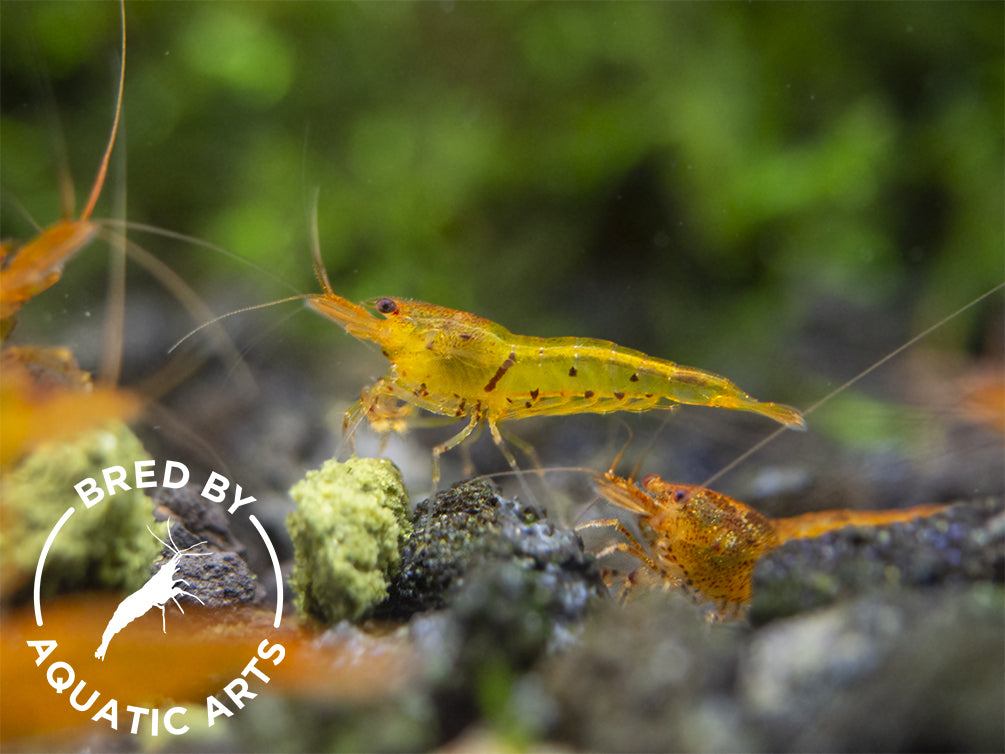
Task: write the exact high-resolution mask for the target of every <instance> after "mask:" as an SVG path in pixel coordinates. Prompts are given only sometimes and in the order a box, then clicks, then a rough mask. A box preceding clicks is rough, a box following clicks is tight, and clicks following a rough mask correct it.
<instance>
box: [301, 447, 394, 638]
mask: <svg viewBox="0 0 1005 754" xmlns="http://www.w3.org/2000/svg"><path fill="white" fill-rule="evenodd" d="M290 496H291V497H292V498H293V499H294V500H295V501H296V503H297V509H296V510H295V511H294V512H293V513H291V514H290V515H289V516H288V517H287V520H286V524H287V527H288V528H289V531H290V536H291V537H292V539H293V547H294V554H295V561H296V562H295V564H294V566H293V578H292V584H293V590H294V592H295V593H296V607H297V612H299V613H300V615H302V616H310V617H313V618H317V619H319V620H322V621H324V622H325V623H337V622H338V621H340V620H344V619H349V620H355V619H357V618H359V617H360V616H361V615H363V613H364V612H366V610H367V609H368V608H370V607H372V606H374V605H376V604H377V603H379V602H380V601H381V600H383V599H384V597H386V596H387V586H388V582H389V580H390V579H391V578H392V577H393V576H394V575H395V574H397V572H398V570H399V569H400V568H401V548H402V547H403V546H404V544H405V542H406V541H407V539H408V537H409V535H410V534H411V529H412V525H411V520H410V519H411V514H410V511H409V507H408V494H407V493H406V492H405V485H404V482H403V481H402V478H401V472H400V471H398V469H397V467H396V466H395V465H394V464H393V463H391V462H390V461H388V460H387V459H383V458H356V457H353V458H350V459H349V460H348V461H346V462H345V463H338V462H337V461H334V460H330V461H326V462H325V464H324V465H323V466H322V467H321V468H320V469H318V470H316V471H309V472H307V476H306V477H304V478H303V479H301V480H300V481H299V482H297V483H296V484H295V485H293V488H292V489H291V490H290Z"/></svg>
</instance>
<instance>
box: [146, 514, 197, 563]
mask: <svg viewBox="0 0 1005 754" xmlns="http://www.w3.org/2000/svg"><path fill="white" fill-rule="evenodd" d="M164 528H165V531H167V538H168V539H169V540H170V541H171V544H168V543H167V542H165V541H164V540H163V539H161V538H160V537H158V536H157V535H156V534H154V532H153V529H151V528H150V527H149V526H147V531H148V532H150V536H152V537H153V538H154V539H156V540H157V541H158V542H160V543H161V544H162V545H164V546H165V547H166V548H167V549H169V550H171V551H173V552H174V553H175V554H177V555H181V554H182V553H183V552H188V551H189V550H192V549H194V548H196V547H198V546H199V545H204V544H206V540H205V539H204V540H202V541H201V542H196V543H195V544H194V545H192V546H191V547H186V548H185V549H184V550H179V549H178V545H176V544H175V543H174V537H172V536H171V517H170V516H168V518H167V521H166V522H165V525H164ZM196 555H209V553H208V552H200V553H196Z"/></svg>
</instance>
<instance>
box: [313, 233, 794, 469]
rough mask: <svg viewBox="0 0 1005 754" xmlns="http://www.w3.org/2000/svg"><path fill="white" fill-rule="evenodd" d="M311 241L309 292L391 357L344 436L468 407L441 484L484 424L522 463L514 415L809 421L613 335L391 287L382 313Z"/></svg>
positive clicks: (316, 303)
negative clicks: (532, 324)
mask: <svg viewBox="0 0 1005 754" xmlns="http://www.w3.org/2000/svg"><path fill="white" fill-rule="evenodd" d="M314 251H315V261H314V271H315V274H316V276H317V278H318V281H319V282H320V283H321V285H322V287H323V288H324V293H321V294H316V295H307V296H303V297H302V298H304V299H306V301H307V305H308V306H310V307H311V308H312V309H314V310H315V311H317V312H319V313H321V314H323V315H324V316H326V317H328V318H329V319H331V320H333V321H334V322H337V323H338V324H339V325H341V326H342V327H343V328H345V330H346V332H348V333H349V334H350V335H353V336H355V337H356V338H359V339H360V340H369V341H373V342H375V343H378V344H379V345H380V347H381V351H382V353H383V354H384V356H386V357H387V358H388V359H389V360H390V361H391V369H390V371H389V372H388V373H387V375H386V376H384V377H383V378H381V379H379V380H377V382H376V383H375V384H374V385H372V386H371V387H369V388H366V389H364V390H363V391H362V395H361V398H360V401H359V402H358V403H356V404H355V405H354V406H353V407H352V408H350V409H349V411H347V412H346V415H345V423H344V429H345V430H346V432H347V434H348V435H350V436H351V434H352V430H353V429H354V428H355V427H356V425H357V424H358V422H359V421H360V420H361V419H362V418H363V417H364V416H365V417H366V419H367V420H368V421H369V423H370V424H371V426H373V427H374V429H377V430H383V431H388V430H391V429H395V430H398V431H401V430H403V429H404V428H405V427H406V426H407V420H408V416H409V414H410V412H411V410H412V408H420V409H425V410H426V411H429V412H431V413H433V414H439V415H441V416H446V417H453V418H457V419H461V418H464V417H467V419H468V422H467V424H466V425H465V426H464V428H463V429H461V431H460V432H458V433H457V434H456V435H454V436H453V437H451V438H450V439H448V440H446V441H445V442H443V443H441V444H439V445H437V446H436V447H435V448H433V485H434V487H435V486H436V484H437V482H438V480H439V458H440V456H441V455H442V454H443V453H444V452H446V451H448V450H450V449H451V448H454V447H456V446H458V445H460V444H461V443H462V442H464V441H465V440H466V439H468V438H469V437H470V436H471V435H472V433H473V432H474V431H475V430H476V429H478V428H480V427H481V426H482V425H488V428H489V431H490V432H491V434H492V438H493V440H494V441H495V443H496V445H497V446H498V447H499V449H500V450H501V451H502V453H503V455H505V457H506V460H507V461H508V462H509V464H510V466H511V467H513V468H514V469H515V468H517V464H516V459H515V458H514V457H513V454H512V453H511V452H510V450H509V448H508V447H507V446H506V443H505V442H504V440H503V435H502V433H501V432H500V429H499V426H498V425H499V423H500V422H503V421H509V420H512V419H523V418H526V417H531V416H565V415H569V414H579V413H598V414H607V413H612V412H614V411H632V412H642V411H649V410H650V409H660V408H661V409H669V408H673V407H675V406H677V405H679V404H690V405H699V406H715V407H719V408H729V409H735V410H738V411H749V412H753V413H757V414H762V415H764V416H767V417H769V418H771V419H774V420H775V421H777V422H780V423H782V424H784V425H786V426H788V427H792V428H795V429H803V428H805V422H804V421H803V417H802V415H801V414H800V413H799V411H797V410H796V409H794V408H791V407H789V406H783V405H781V404H778V403H761V402H759V401H757V400H755V399H754V398H752V397H751V396H749V395H747V393H745V392H743V391H742V390H740V389H739V388H738V387H737V386H736V385H734V384H733V383H732V382H730V381H729V380H727V379H726V378H724V377H720V376H718V375H715V374H712V373H710V372H705V371H702V370H700V369H694V368H692V367H685V366H681V365H678V364H675V363H673V362H670V361H665V360H663V359H658V358H654V357H652V356H647V355H646V354H644V353H641V352H640V351H634V350H631V349H629V348H623V347H622V346H619V345H616V344H614V343H611V342H609V341H605V340H594V339H590V338H570V337H564V338H537V337H533V336H527V335H514V334H513V333H511V332H509V330H507V329H506V328H504V327H503V326H502V325H499V324H496V323H495V322H491V321H489V320H487V319H484V318H482V317H479V316H477V315H475V314H470V313H468V312H464V311H458V310H456V309H448V308H446V307H444V306H437V305H436V304H427V303H423V302H421V301H410V300H407V299H400V298H391V297H388V296H385V297H382V298H378V299H375V300H374V301H372V302H367V303H368V305H369V306H370V307H371V308H372V309H374V310H375V311H376V314H377V315H380V316H376V315H375V314H374V313H372V312H371V311H370V308H367V306H364V305H360V304H355V303H353V302H351V301H349V300H347V299H345V298H343V297H342V296H339V295H338V294H336V293H335V291H334V290H333V289H332V286H331V283H330V282H329V280H328V275H327V273H326V271H325V269H324V266H323V264H322V262H321V259H320V253H319V251H318V247H317V245H316V243H315V247H314ZM511 441H512V442H514V443H516V444H517V445H518V446H520V445H521V443H520V442H519V441H517V440H511ZM526 449H527V450H528V451H529V447H526Z"/></svg>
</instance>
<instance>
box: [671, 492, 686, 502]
mask: <svg viewBox="0 0 1005 754" xmlns="http://www.w3.org/2000/svg"><path fill="white" fill-rule="evenodd" d="M686 498H687V492H686V491H685V490H676V491H675V492H674V493H673V499H674V500H676V501H677V502H678V503H682V502H684V500H685V499H686Z"/></svg>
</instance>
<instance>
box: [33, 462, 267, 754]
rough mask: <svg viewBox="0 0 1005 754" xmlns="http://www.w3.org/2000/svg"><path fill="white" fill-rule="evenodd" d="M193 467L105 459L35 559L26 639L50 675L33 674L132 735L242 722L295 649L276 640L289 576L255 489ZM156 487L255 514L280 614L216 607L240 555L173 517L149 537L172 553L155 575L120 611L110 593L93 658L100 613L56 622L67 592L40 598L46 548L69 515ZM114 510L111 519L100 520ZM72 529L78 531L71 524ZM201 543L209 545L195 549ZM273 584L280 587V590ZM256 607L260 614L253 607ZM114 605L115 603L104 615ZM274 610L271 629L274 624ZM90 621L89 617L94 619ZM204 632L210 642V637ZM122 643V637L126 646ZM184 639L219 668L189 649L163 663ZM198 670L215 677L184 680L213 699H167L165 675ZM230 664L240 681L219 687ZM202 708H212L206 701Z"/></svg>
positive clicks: (226, 510) (97, 511)
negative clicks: (254, 506) (160, 643)
mask: <svg viewBox="0 0 1005 754" xmlns="http://www.w3.org/2000/svg"><path fill="white" fill-rule="evenodd" d="M158 472H160V474H159V475H158ZM158 476H159V478H158ZM192 476H193V475H192V473H191V472H190V471H189V469H188V467H187V466H186V465H185V464H183V463H181V462H178V461H170V460H169V461H164V462H161V461H157V460H152V459H151V460H144V461H136V462H134V463H132V464H130V465H129V467H126V466H110V467H108V468H105V469H102V470H101V474H100V475H96V477H95V478H87V479H83V480H81V481H80V482H78V483H77V484H75V485H73V489H74V491H75V492H76V494H77V496H78V497H79V499H80V501H81V502H82V503H83V506H80V505H76V504H74V505H73V506H71V507H69V508H68V509H67V510H66V511H65V512H64V513H63V515H62V516H61V517H60V519H59V520H58V521H57V522H56V524H55V526H53V527H52V529H51V530H50V531H49V534H48V537H47V538H46V540H45V544H44V545H43V547H42V551H41V554H40V556H39V559H38V563H37V565H36V567H35V579H34V594H33V602H34V610H35V624H36V626H37V629H33V630H32V631H31V632H29V633H30V634H32V635H29V636H27V637H25V644H26V645H27V648H28V651H29V652H31V653H32V659H33V661H34V665H35V667H36V668H38V670H39V674H40V676H39V677H36V678H35V679H31V681H30V682H33V683H39V684H42V685H44V684H48V685H49V686H50V687H51V688H52V690H53V691H54V692H55V694H56V695H57V696H55V697H54V699H55V700H56V703H57V704H66V703H67V702H69V705H70V707H71V708H72V709H73V710H76V712H75V713H73V714H81V713H82V714H83V715H86V716H87V717H88V718H90V720H91V721H93V722H95V723H98V724H99V725H107V726H108V727H109V728H110V729H111V731H120V729H128V731H129V733H131V734H133V735H149V736H158V735H162V734H165V733H166V734H169V735H172V736H180V735H183V734H184V733H187V732H188V731H189V730H190V728H193V727H194V728H196V729H205V728H206V727H212V726H213V725H214V724H215V723H216V722H219V719H220V718H221V717H223V718H225V719H226V720H228V722H229V723H231V724H232V723H233V721H232V720H231V718H233V717H234V716H235V714H236V713H238V712H239V711H241V710H243V709H244V708H245V707H247V706H249V704H251V703H252V701H253V700H254V699H255V698H256V697H258V696H259V695H260V694H261V693H262V691H264V690H265V689H266V684H268V683H269V681H270V680H271V676H272V675H273V674H274V673H273V672H272V671H270V670H269V666H270V663H271V665H272V666H276V665H279V664H280V663H281V662H282V661H283V660H284V658H285V657H286V648H285V647H284V646H283V644H282V643H280V642H279V641H277V640H276V635H275V634H276V632H278V630H279V629H280V625H281V622H282V617H283V578H282V574H281V571H280V566H279V558H278V556H277V554H276V548H275V546H274V545H273V544H272V542H271V540H270V539H269V536H268V534H267V533H266V531H265V528H264V527H263V526H262V524H261V522H259V520H258V519H257V517H256V516H255V515H254V514H252V513H248V512H247V511H248V508H246V507H245V506H248V505H250V504H251V503H254V502H255V498H254V497H253V496H251V495H248V494H246V493H245V492H244V491H243V489H242V488H241V485H239V484H236V483H233V482H231V480H229V479H227V478H226V477H224V476H223V475H221V474H219V473H217V472H215V471H213V472H210V473H209V475H208V477H207V478H206V479H205V481H204V483H203V484H202V485H201V486H199V484H198V483H193V480H192ZM155 487H159V488H161V489H162V490H165V491H170V490H179V489H181V488H188V489H187V490H186V494H187V493H189V492H191V493H192V494H195V492H196V490H199V492H198V497H200V498H202V500H201V501H200V502H199V504H198V506H199V507H198V510H200V511H201V513H200V515H206V516H209V517H210V519H211V520H215V521H217V522H220V521H221V517H235V518H236V517H237V516H239V515H244V514H247V515H246V520H247V522H249V523H250V524H251V526H252V527H253V528H254V530H255V531H257V533H258V534H259V535H260V536H261V538H262V543H263V544H264V548H265V550H266V551H267V552H268V555H269V558H270V559H271V563H272V576H273V578H274V580H275V581H274V590H275V595H276V601H275V612H274V614H273V613H272V611H271V609H268V610H266V611H262V610H260V609H259V608H257V607H256V608H242V607H228V608H227V609H226V610H217V609H216V608H218V607H219V606H220V605H221V604H227V603H226V601H224V602H223V603H221V602H219V601H217V595H219V594H222V593H224V592H226V591H227V589H229V588H230V587H229V586H228V585H227V584H228V583H230V582H225V581H223V579H224V578H225V577H223V576H221V575H220V574H221V573H222V572H223V571H225V570H226V567H225V566H223V565H221V564H224V563H227V562H231V561H229V560H228V558H233V559H236V560H240V558H238V557H237V556H236V555H235V554H234V553H233V552H224V551H221V550H220V549H219V548H215V547H214V546H213V544H212V543H211V542H209V541H207V540H212V539H213V538H214V537H216V536H217V535H215V534H212V533H211V531H212V529H207V530H206V532H207V535H206V539H201V538H200V537H197V536H194V535H193V534H191V533H190V532H189V531H187V530H186V529H185V528H183V527H181V524H180V522H179V521H177V520H172V519H171V518H168V520H167V522H166V523H165V529H164V535H163V538H162V537H161V536H158V533H156V532H155V530H154V529H152V528H151V527H150V526H147V527H146V528H147V533H149V536H152V537H153V538H154V539H156V540H157V542H159V543H160V544H161V546H162V547H163V548H164V555H166V558H167V559H166V560H165V561H164V562H163V563H161V564H160V565H159V566H157V568H156V571H155V572H154V573H153V575H152V576H150V577H149V578H148V579H147V581H146V582H145V583H143V585H142V586H141V587H140V588H139V589H136V590H135V591H133V592H132V593H130V594H127V595H126V596H125V597H124V598H123V599H122V600H121V601H120V602H119V603H118V604H117V605H116V606H115V608H114V610H113V609H111V605H112V604H114V602H112V603H108V604H109V606H108V607H107V608H101V609H100V610H98V611H97V614H98V619H99V620H102V622H103V619H104V618H105V617H106V616H108V613H111V615H110V617H108V618H107V622H106V623H104V630H103V631H102V633H101V641H100V644H98V645H97V648H96V649H95V650H93V659H92V658H91V653H92V648H93V647H94V644H92V643H91V641H92V640H93V641H95V642H96V641H97V632H98V630H99V629H100V626H101V625H102V623H101V622H97V623H96V624H90V625H93V628H87V629H86V630H81V628H80V626H79V625H76V624H77V623H79V619H78V618H75V619H74V625H69V624H68V623H67V621H66V620H65V619H63V620H52V621H49V622H48V623H47V622H46V620H45V619H44V616H43V609H44V610H45V611H46V612H49V611H52V612H59V610H60V608H59V607H57V606H58V605H59V600H55V601H48V600H46V601H43V600H42V596H41V595H42V577H43V572H44V570H45V562H46V558H47V556H48V554H49V552H50V550H51V549H52V547H53V545H54V543H55V542H56V541H57V538H58V537H59V536H60V532H61V530H63V527H64V526H65V525H66V523H67V522H68V521H69V520H70V519H71V517H73V516H78V517H79V516H88V517H90V516H101V515H102V508H103V507H107V505H106V506H102V505H101V503H102V502H103V501H105V502H106V504H107V501H108V500H109V499H110V498H112V497H114V496H115V495H116V494H118V493H120V492H125V491H129V490H133V489H134V488H137V489H140V488H155ZM148 491H149V490H148ZM106 512H107V511H106ZM104 520H105V519H101V521H102V522H103V521H104ZM68 531H69V530H68ZM147 533H141V534H138V535H135V536H141V537H142V538H143V539H144V540H145V539H146V537H147ZM183 534H184V535H185V538H183V536H182V535H183ZM63 536H64V537H66V536H69V535H68V534H67V533H66V532H63ZM196 540H199V541H196ZM146 541H147V542H149V540H146ZM193 542H194V544H192V543H193ZM150 544H151V546H152V543H150ZM113 546H114V545H113ZM203 546H205V547H203ZM200 547H203V549H205V550H207V551H196V550H197V548H200ZM59 549H60V548H57V549H56V552H58V551H59ZM197 558H209V559H211V560H209V561H208V562H205V561H204V563H205V565H200V566H197V567H194V568H189V567H187V566H188V564H190V562H194V563H199V562H200V561H198V560H195V559H197ZM189 559H192V560H191V561H190V560H189ZM218 566H219V567H218ZM242 566H243V563H242ZM244 573H246V574H248V575H247V581H246V582H245V583H252V582H253V580H254V577H252V576H251V575H250V573H249V572H247V571H244ZM196 574H199V575H196ZM183 576H186V577H188V578H190V579H192V580H193V583H191V584H190V583H189V582H188V581H187V580H186V578H183ZM234 583H236V582H234ZM249 589H250V590H251V591H250V592H248V594H249V597H248V599H251V598H250V593H251V592H254V586H251V587H249ZM266 591H267V593H270V592H271V591H272V590H271V589H267V590H266ZM185 600H192V601H191V602H190V603H189V604H191V605H196V603H199V605H197V607H199V606H201V607H200V610H198V611H196V612H197V613H198V614H197V615H193V614H192V611H189V614H186V610H185V607H187V606H185V607H183V603H184V602H185ZM171 604H174V606H175V607H177V608H178V613H174V612H173V611H171V612H172V616H173V617H172V621H169V620H168V615H167V613H168V612H169V610H168V608H170V606H171ZM154 608H159V609H160V611H161V631H159V632H158V631H156V628H155V627H154V626H156V623H153V621H154V620H156V618H153V616H151V619H152V620H151V619H147V620H146V621H141V620H140V619H142V618H143V617H144V616H146V615H147V614H148V613H150V611H151V610H153V609H154ZM246 609H247V610H250V612H243V611H244V610H246ZM104 610H107V611H108V612H107V613H105V612H103V611H104ZM235 610H237V611H240V612H235ZM235 616H239V617H235ZM259 616H260V617H259ZM270 616H272V620H271V623H272V626H271V628H270V627H269V626H268V623H267V621H268V619H269V617H270ZM175 617H176V618H177V621H175ZM88 620H89V619H88V618H86V617H85V618H84V621H85V624H86V623H87V621H88ZM169 622H173V625H174V629H173V630H172V631H171V632H169V631H168V626H167V624H168V623H169ZM134 624H135V625H134ZM141 624H142V625H141ZM182 627H184V628H182ZM92 632H93V633H92ZM120 635H121V636H120ZM161 635H164V636H166V637H169V638H166V639H164V641H165V642H168V643H167V644H166V646H167V647H170V648H169V649H167V650H161V649H158V647H157V646H156V642H157V638H158V637H159V636H161ZM91 637H93V639H92V638H91ZM117 637H119V638H117ZM122 637H125V638H122ZM192 637H199V638H197V639H193V638H192ZM221 637H225V638H222V639H221ZM192 642H195V643H194V644H193V643H192ZM204 642H210V643H209V644H206V645H205V646H204V644H203V643H204ZM116 646H118V647H119V650H118V651H117V650H116ZM179 646H180V647H185V646H192V647H193V648H194V649H196V650H197V654H198V653H202V656H203V657H206V656H213V657H214V667H213V668H212V669H211V670H209V671H207V669H206V663H205V661H202V662H200V661H198V660H192V661H191V662H189V663H187V662H186V660H185V659H184V653H183V656H182V657H181V658H179V659H178V660H177V661H176V662H173V663H171V664H170V666H169V667H167V668H165V666H164V663H163V662H162V657H163V654H164V652H165V651H166V652H168V653H173V652H177V648H178V647H179ZM207 653H208V654H207ZM144 658H149V659H148V660H147V662H149V664H150V667H149V668H143V667H142V663H143V662H144ZM144 671H146V672H144ZM189 672H191V673H193V674H196V675H198V674H205V673H207V672H208V673H209V674H210V677H209V678H205V679H199V678H198V677H196V679H195V682H194V683H190V682H189V681H188V680H187V679H186V680H184V682H183V683H182V684H181V687H185V688H190V687H191V688H196V687H197V688H200V689H201V688H213V689H214V691H213V693H210V694H209V695H207V696H206V697H205V701H204V704H203V703H201V698H200V699H193V698H191V697H190V696H183V697H182V698H178V699H177V701H178V702H179V704H177V705H176V706H169V705H167V704H164V700H166V699H172V698H174V697H176V696H177V694H172V693H171V692H170V691H168V690H167V688H165V687H164V684H165V683H167V684H169V685H170V686H171V687H179V682H178V678H179V676H183V675H184V674H185V673H189ZM230 673H233V679H232V680H231V681H229V682H228V683H225V684H223V685H222V687H217V684H218V683H220V680H219V679H220V678H221V677H224V678H225V677H227V676H228V675H229V674H230ZM123 679H127V680H123ZM187 693H188V694H191V693H192V692H187ZM200 693H204V692H200ZM120 700H121V701H120ZM157 705H163V706H164V707H165V708H163V709H162V708H161V707H159V706H157ZM200 707H202V708H203V709H204V712H201V711H200V709H199V708H200ZM203 715H205V717H203ZM196 718H201V719H196ZM189 721H191V723H192V724H191V725H190V724H189ZM82 722H86V719H84V718H82ZM123 732H124V730H123Z"/></svg>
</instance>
